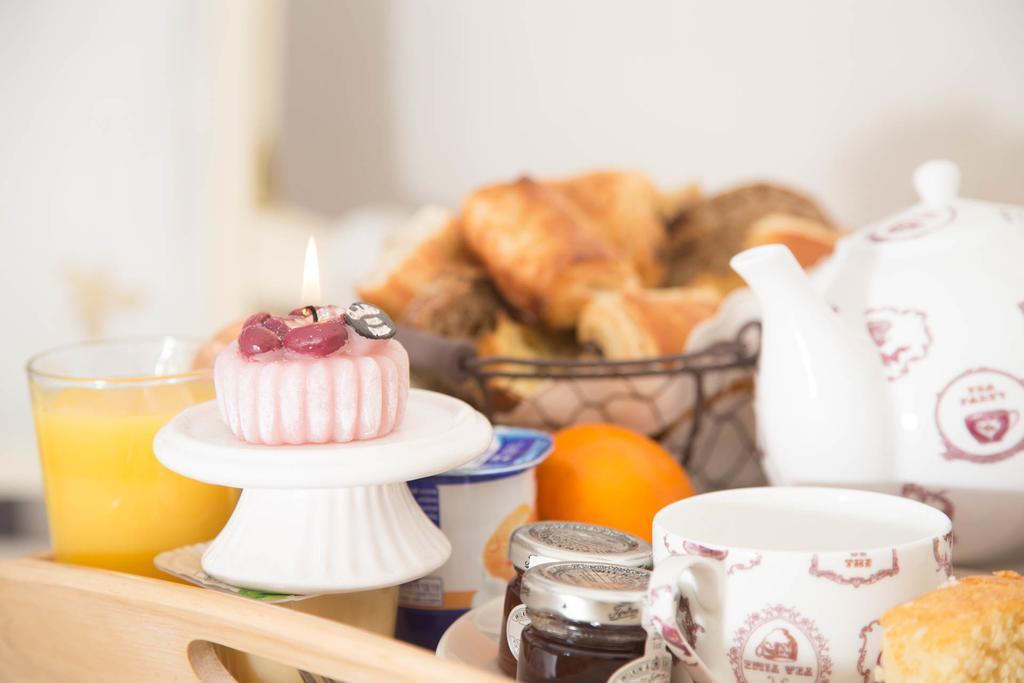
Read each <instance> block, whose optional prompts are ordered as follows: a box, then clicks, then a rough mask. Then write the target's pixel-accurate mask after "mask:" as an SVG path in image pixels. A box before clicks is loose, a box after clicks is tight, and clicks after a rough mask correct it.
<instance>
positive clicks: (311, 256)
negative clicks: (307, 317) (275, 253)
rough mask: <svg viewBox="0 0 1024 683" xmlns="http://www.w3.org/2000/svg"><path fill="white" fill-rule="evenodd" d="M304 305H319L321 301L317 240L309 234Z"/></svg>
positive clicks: (303, 275) (304, 276)
mask: <svg viewBox="0 0 1024 683" xmlns="http://www.w3.org/2000/svg"><path fill="white" fill-rule="evenodd" d="M300 301H301V302H302V305H303V306H309V305H312V306H319V305H320V304H321V303H323V302H322V301H320V260H319V259H318V258H317V253H316V240H315V239H313V236H312V235H310V236H309V241H308V242H306V262H305V265H303V267H302V298H301V300H300Z"/></svg>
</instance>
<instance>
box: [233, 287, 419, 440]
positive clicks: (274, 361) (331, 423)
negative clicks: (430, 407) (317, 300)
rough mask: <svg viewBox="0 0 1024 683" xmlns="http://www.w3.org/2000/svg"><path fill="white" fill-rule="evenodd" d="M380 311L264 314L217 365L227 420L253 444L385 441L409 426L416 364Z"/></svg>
mask: <svg viewBox="0 0 1024 683" xmlns="http://www.w3.org/2000/svg"><path fill="white" fill-rule="evenodd" d="M394 334H395V326H394V324H393V323H392V322H391V320H390V319H389V318H388V317H387V315H386V314H384V313H383V312H382V311H381V310H380V309H378V308H377V307H375V306H371V305H369V304H363V303H355V304H352V305H351V306H349V307H348V308H347V309H342V308H340V307H338V306H318V307H312V306H307V307H305V308H301V309H297V310H295V311H292V312H291V314H289V315H286V316H271V315H270V314H268V313H257V314H255V315H252V316H250V317H249V319H248V320H246V321H245V324H244V325H243V328H242V332H241V334H240V335H239V337H238V343H236V344H230V345H229V346H228V347H227V348H226V349H224V350H223V351H222V352H221V353H220V355H218V356H217V360H216V362H215V363H214V375H213V376H214V384H215V385H216V389H217V402H218V404H219V405H220V412H221V416H222V417H223V418H224V421H225V422H226V423H227V424H228V426H229V427H230V428H231V431H232V432H234V434H235V435H236V436H238V437H239V438H241V439H244V440H245V441H248V442H250V443H261V444H268V445H277V444H282V443H288V444H303V443H326V442H330V441H335V442H344V441H354V440H357V439H373V438H376V437H378V436H384V435H385V434H388V433H389V432H391V431H392V430H394V429H395V427H397V426H398V425H399V423H401V421H402V416H403V415H404V413H405V402H406V399H407V398H408V395H409V357H408V355H406V352H405V349H404V348H403V347H402V345H401V344H400V343H398V341H396V340H394V339H392V338H391V337H393V336H394Z"/></svg>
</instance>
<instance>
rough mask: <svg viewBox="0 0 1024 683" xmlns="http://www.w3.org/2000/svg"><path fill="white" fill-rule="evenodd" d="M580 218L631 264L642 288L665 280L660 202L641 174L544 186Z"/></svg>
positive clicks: (583, 178)
mask: <svg viewBox="0 0 1024 683" xmlns="http://www.w3.org/2000/svg"><path fill="white" fill-rule="evenodd" d="M545 185H548V186H549V187H552V188H554V189H556V190H559V191H561V192H563V193H564V194H565V195H566V196H567V197H568V198H569V199H570V200H572V202H573V203H574V204H576V205H577V206H578V207H579V208H580V209H581V210H582V211H583V213H585V214H586V215H587V216H588V217H589V218H590V219H591V220H592V221H593V222H594V224H595V225H597V226H598V227H599V228H600V229H601V232H602V234H603V235H604V236H605V239H607V240H608V241H609V242H610V243H611V244H612V245H613V246H614V247H615V248H616V249H618V250H619V252H620V253H622V254H625V255H626V257H627V258H628V259H629V260H630V261H631V262H632V264H633V267H634V268H635V269H636V272H637V274H639V276H640V280H641V281H642V282H643V284H644V285H645V286H647V287H657V286H658V285H659V284H661V281H662V279H663V278H664V276H665V264H664V263H662V261H661V257H662V252H663V250H664V248H665V245H666V242H667V233H666V231H665V221H664V218H663V217H662V216H661V212H660V209H661V200H662V196H661V194H660V193H659V192H658V188H657V187H655V185H654V183H652V182H651V180H650V179H649V178H648V177H647V176H646V175H644V174H643V173H629V172H622V171H598V172H596V173H588V174H586V175H581V176H576V177H575V178H567V179H565V180H557V181H550V182H546V183H545Z"/></svg>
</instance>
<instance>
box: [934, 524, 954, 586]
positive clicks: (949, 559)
mask: <svg viewBox="0 0 1024 683" xmlns="http://www.w3.org/2000/svg"><path fill="white" fill-rule="evenodd" d="M932 556H933V557H934V558H935V571H941V572H945V574H946V578H949V577H950V576H953V532H952V531H950V532H949V533H947V534H944V535H942V536H936V537H935V538H933V539H932Z"/></svg>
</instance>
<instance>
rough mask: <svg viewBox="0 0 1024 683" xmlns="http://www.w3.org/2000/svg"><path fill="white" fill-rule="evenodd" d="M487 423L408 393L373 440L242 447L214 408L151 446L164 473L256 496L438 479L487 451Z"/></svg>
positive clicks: (198, 409)
mask: <svg viewBox="0 0 1024 683" xmlns="http://www.w3.org/2000/svg"><path fill="white" fill-rule="evenodd" d="M491 436H492V431H491V424H490V422H488V421H487V418H486V417H484V416H483V415H481V414H480V413H479V412H477V411H476V410H474V409H473V408H472V407H470V406H469V405H468V404H466V403H463V402H462V401H460V400H458V399H457V398H452V397H451V396H447V395H445V394H439V393H437V392H433V391H424V390H423V389H411V390H410V391H409V401H408V403H407V405H406V409H405V419H403V420H402V424H401V425H399V426H398V429H396V430H395V431H393V432H391V433H390V434H388V435H386V436H382V437H380V438H379V439H370V440H368V441H351V442H349V443H325V444H304V445H301V446H289V445H282V446H264V445H260V444H250V443H246V442H244V441H241V440H240V439H239V438H238V437H236V436H235V435H234V434H232V433H231V430H230V429H228V426H227V425H226V424H224V420H222V419H221V416H220V411H219V410H218V408H217V402H216V401H209V402H207V403H201V404H199V405H197V406H192V407H191V408H188V409H186V410H183V411H182V412H181V413H179V414H178V415H177V416H175V417H174V419H172V420H171V421H170V422H169V423H167V425H166V426H165V427H164V428H163V429H161V430H160V431H159V432H158V433H157V435H156V439H154V441H153V450H154V451H155V453H156V457H157V459H158V460H160V462H162V463H163V464H164V465H165V466H166V467H168V468H169V469H172V470H174V471H175V472H177V473H178V474H183V475H185V476H186V477H189V478H190V479H197V480H199V481H204V482H206V483H208V484H220V485H221V486H234V487H237V488H259V489H288V488H298V489H311V488H342V487H349V486H361V485H365V484H388V483H394V482H405V481H410V480H412V479H420V478H421V477H427V476H430V475H432V474H440V473H441V472H447V471H448V470H451V469H454V468H456V467H459V466H460V465H464V464H466V463H467V462H469V461H470V460H472V459H473V458H475V457H476V456H478V455H480V454H481V453H483V452H484V451H485V450H487V447H488V446H489V445H490V443H491Z"/></svg>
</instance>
